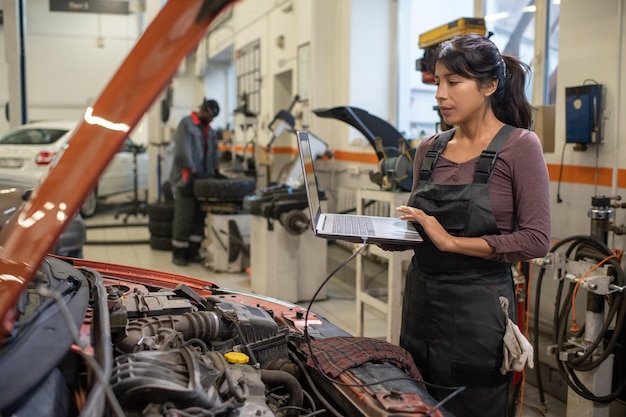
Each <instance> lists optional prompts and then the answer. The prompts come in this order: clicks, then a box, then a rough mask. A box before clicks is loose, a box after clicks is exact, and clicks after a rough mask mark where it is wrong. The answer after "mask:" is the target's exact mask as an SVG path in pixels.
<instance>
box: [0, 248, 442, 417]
mask: <svg viewBox="0 0 626 417" xmlns="http://www.w3.org/2000/svg"><path fill="white" fill-rule="evenodd" d="M207 294H208V295H207ZM18 313H19V319H18V320H17V325H16V326H15V331H14V334H12V335H11V337H9V338H7V339H6V340H5V341H4V343H3V345H2V346H1V349H0V375H2V378H1V381H0V390H1V391H0V392H2V393H3V395H2V396H0V415H1V416H5V415H28V416H31V415H32V416H34V415H46V416H52V417H69V416H116V417H120V416H127V417H140V416H141V417H160V416H163V417H191V416H193V417H196V416H197V417H200V416H241V417H248V416H250V417H253V416H254V417H264V416H285V417H292V416H314V415H332V416H342V415H346V416H347V415H350V416H357V415H363V416H365V415H367V416H378V415H380V416H390V415H393V416H402V415H407V416H408V415H415V416H417V415H420V416H421V415H425V413H428V414H427V415H432V416H448V415H449V414H447V413H446V412H445V411H444V410H443V408H440V407H439V405H438V404H437V403H436V401H434V400H433V399H432V398H431V397H429V395H428V394H427V392H426V390H425V387H424V386H423V385H422V384H421V383H420V381H416V380H415V378H411V377H410V376H409V375H407V373H406V372H405V371H403V370H402V369H401V367H399V366H396V365H394V364H393V363H392V362H393V361H391V362H389V361H385V360H377V361H366V362H364V363H362V364H358V366H352V365H350V366H351V368H350V369H346V370H345V371H343V370H342V371H340V372H339V373H340V375H339V376H335V377H334V378H335V379H334V380H333V379H332V378H330V377H328V375H326V372H324V371H322V370H321V369H320V367H319V363H318V362H317V360H315V358H312V354H313V350H312V349H311V346H312V345H311V340H313V341H315V340H316V339H317V340H326V341H327V342H329V341H332V340H334V339H333V338H340V339H341V340H343V342H344V343H346V341H347V342H348V343H351V339H350V337H349V335H347V334H345V332H343V331H342V330H340V329H339V328H337V327H336V326H334V325H332V324H331V323H328V322H327V321H325V320H324V319H322V318H320V317H317V316H315V315H314V314H312V313H311V314H310V318H309V314H308V312H307V311H306V310H304V309H302V308H301V307H298V306H295V305H291V304H288V303H283V302H280V301H279V300H274V299H267V298H264V297H262V296H255V295H252V294H247V295H246V294H239V293H237V292H233V291H228V290H223V289H220V288H217V287H214V286H209V287H208V288H206V289H204V290H202V289H198V288H196V289H194V288H192V287H190V286H189V285H187V284H185V283H181V282H177V281H176V280H171V281H170V282H163V281H162V280H160V279H156V278H154V277H151V276H149V274H146V275H144V276H141V275H137V274H135V275H134V278H129V276H128V275H126V276H117V275H116V274H115V273H111V272H110V271H108V270H107V269H106V268H90V267H85V266H80V267H77V266H73V265H72V262H71V261H68V260H67V259H63V258H58V257H52V256H50V257H48V258H46V260H45V262H44V265H42V266H41V267H40V269H39V271H38V274H37V276H36V279H35V280H34V281H33V282H32V284H31V286H30V287H29V290H28V292H27V293H25V294H24V297H23V299H22V300H21V301H20V305H19V306H18ZM305 327H306V328H307V329H308V331H303V329H304V328H305ZM346 338H347V339H346ZM381 343H382V342H377V346H379V347H381V346H382V347H385V346H386V345H384V344H381ZM325 346H326V347H324V348H323V349H326V352H327V351H328V346H330V345H328V344H327V345H325ZM377 348H378V347H377Z"/></svg>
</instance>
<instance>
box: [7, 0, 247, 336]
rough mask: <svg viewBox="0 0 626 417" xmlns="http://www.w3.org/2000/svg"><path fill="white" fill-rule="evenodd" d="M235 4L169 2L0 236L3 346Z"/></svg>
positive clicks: (228, 0) (191, 0) (208, 0)
mask: <svg viewBox="0 0 626 417" xmlns="http://www.w3.org/2000/svg"><path fill="white" fill-rule="evenodd" d="M233 3H235V0H176V1H168V2H166V3H165V5H164V6H163V8H162V9H161V11H160V12H159V14H158V15H157V16H156V17H155V19H154V20H153V21H152V23H151V24H150V26H149V27H148V28H147V30H146V31H145V32H144V33H143V35H142V36H141V38H140V39H139V40H138V41H137V44H136V45H135V47H134V48H133V49H132V50H131V52H130V54H129V55H128V56H127V58H126V59H125V60H124V62H123V63H122V65H121V66H120V68H119V69H118V70H117V72H116V73H115V74H114V75H113V77H112V79H111V80H110V81H109V83H108V84H107V85H106V87H105V88H104V90H103V91H102V93H101V94H100V96H99V97H98V98H97V99H96V101H95V103H94V105H93V107H89V108H87V110H86V111H85V115H84V117H83V119H82V120H81V122H80V123H79V125H78V128H77V129H76V131H75V132H74V134H73V135H72V137H71V139H70V142H69V146H68V148H67V149H66V151H65V152H64V153H63V155H62V157H61V158H59V160H58V161H57V163H56V165H55V166H54V167H53V169H52V170H51V171H50V172H49V174H48V175H47V176H46V177H45V179H44V180H43V181H42V182H41V184H40V185H39V186H38V187H37V188H36V189H35V191H34V192H33V194H32V197H31V199H30V200H29V201H28V202H26V203H25V204H24V205H22V207H21V208H20V210H19V211H18V212H17V213H16V215H14V216H13V217H12V218H11V220H10V222H9V223H8V224H7V225H6V226H4V227H3V228H2V231H0V274H1V275H0V319H1V320H0V342H1V341H2V340H3V339H4V336H5V335H6V334H8V333H9V332H10V331H11V328H12V327H11V326H12V323H13V319H14V315H15V307H14V306H15V303H16V302H17V300H18V297H19V296H20V294H21V293H22V291H23V290H24V288H25V287H26V286H27V285H28V283H29V282H30V281H31V280H32V279H33V276H34V274H35V272H36V271H37V269H38V267H39V266H40V264H41V262H42V261H43V259H44V257H45V256H46V254H47V253H48V251H49V250H50V248H51V247H52V245H53V243H54V242H55V241H56V240H57V238H58V237H59V235H60V234H61V232H62V231H63V229H64V227H65V226H66V224H67V223H68V222H69V221H70V219H71V218H72V216H73V215H74V214H75V213H76V212H77V211H78V209H79V208H80V206H81V204H82V202H83V200H84V198H85V197H86V196H87V193H88V192H89V190H91V189H92V188H93V187H94V186H95V185H96V182H97V180H98V177H99V176H100V175H101V174H102V172H103V171H104V169H105V168H106V167H107V165H108V163H109V161H110V160H111V158H112V157H113V155H114V154H115V153H116V152H117V150H118V149H119V148H120V147H121V146H122V143H123V142H124V140H125V139H126V137H127V136H128V135H129V133H130V132H131V130H132V129H133V128H134V127H135V125H136V124H137V122H138V121H139V119H140V118H141V117H142V116H143V115H144V113H145V112H146V111H147V110H148V108H149V107H150V105H151V104H152V102H153V101H154V100H155V98H156V97H157V95H158V94H159V93H160V92H161V91H162V90H163V88H164V87H165V85H166V84H167V83H168V82H169V81H170V80H171V78H172V77H173V75H174V73H175V72H176V70H177V69H178V65H179V63H180V61H181V60H182V59H183V58H184V57H185V56H186V55H188V54H189V53H190V52H191V51H192V50H193V49H194V48H195V47H196V45H197V44H198V42H199V41H200V39H201V38H202V36H204V34H205V33H206V31H207V28H208V27H209V25H210V24H211V22H212V21H213V20H214V19H215V18H216V17H217V16H218V15H219V14H220V13H221V12H222V11H223V10H224V9H225V8H226V7H228V6H230V5H232V4H233Z"/></svg>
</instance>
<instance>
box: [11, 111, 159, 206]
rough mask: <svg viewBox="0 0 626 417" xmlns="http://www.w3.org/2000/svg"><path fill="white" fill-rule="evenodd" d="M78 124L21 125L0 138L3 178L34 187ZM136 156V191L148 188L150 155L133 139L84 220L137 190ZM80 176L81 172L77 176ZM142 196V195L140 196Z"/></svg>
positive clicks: (117, 158)
mask: <svg viewBox="0 0 626 417" xmlns="http://www.w3.org/2000/svg"><path fill="white" fill-rule="evenodd" d="M77 124H78V123H77V122H75V121H65V120H57V121H46V122H36V123H28V124H25V125H22V126H19V127H17V128H15V129H13V130H11V131H10V132H9V133H7V134H5V135H3V136H1V137H0V175H2V177H4V178H13V179H15V181H16V182H19V183H20V184H32V186H33V187H34V186H35V185H36V184H37V183H38V182H39V181H40V180H41V179H42V178H43V177H44V176H45V175H46V173H47V172H48V170H49V168H50V164H51V163H52V162H53V161H54V159H55V158H56V157H57V156H58V154H59V153H60V152H62V151H63V150H64V149H65V148H66V147H67V142H68V139H69V137H70V133H71V132H72V130H73V129H74V128H75V127H76V126H77ZM135 154H136V156H137V190H138V191H139V190H145V189H147V186H148V153H147V152H146V149H145V147H144V146H142V145H136V144H135V143H134V142H133V141H132V140H131V139H130V138H128V139H126V142H125V143H124V146H123V147H122V149H120V151H119V152H118V153H117V154H116V155H115V157H114V158H113V159H112V160H111V163H110V164H109V166H108V167H107V169H106V170H105V171H104V173H103V174H102V175H101V177H100V179H99V181H98V186H97V187H96V189H95V190H93V192H92V193H91V194H90V195H89V196H88V197H87V199H86V200H85V203H84V204H83V206H82V207H81V210H80V213H81V215H82V216H83V217H90V216H93V215H94V214H95V212H96V210H97V208H98V202H99V201H102V200H104V199H106V198H107V197H110V196H113V195H117V194H122V193H130V192H133V191H134V183H135V181H134V180H135V177H134V175H135V173H134V159H133V158H134V156H135ZM77 175H80V173H77ZM138 195H141V194H138Z"/></svg>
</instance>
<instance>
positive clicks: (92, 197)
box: [80, 190, 98, 219]
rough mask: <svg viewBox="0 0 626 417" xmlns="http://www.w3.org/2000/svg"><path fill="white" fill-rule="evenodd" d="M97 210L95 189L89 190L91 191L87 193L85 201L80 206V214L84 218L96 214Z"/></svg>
mask: <svg viewBox="0 0 626 417" xmlns="http://www.w3.org/2000/svg"><path fill="white" fill-rule="evenodd" d="M97 210H98V195H97V194H96V190H91V192H90V193H89V194H88V195H87V198H86V199H85V202H84V203H83V205H82V206H81V207H80V215H81V216H83V217H84V218H85V219H86V218H89V217H92V216H93V215H94V214H96V211H97Z"/></svg>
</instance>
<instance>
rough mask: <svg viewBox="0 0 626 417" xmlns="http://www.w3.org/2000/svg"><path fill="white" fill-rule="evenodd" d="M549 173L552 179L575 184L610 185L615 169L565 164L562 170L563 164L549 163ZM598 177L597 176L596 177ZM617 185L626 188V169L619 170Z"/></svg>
mask: <svg viewBox="0 0 626 417" xmlns="http://www.w3.org/2000/svg"><path fill="white" fill-rule="evenodd" d="M548 173H549V175H550V181H554V182H557V181H559V176H560V177H561V182H569V183H574V184H587V185H595V184H598V185H599V186H604V187H610V186H611V183H612V176H613V170H612V169H611V168H602V167H601V168H597V169H596V168H595V167H587V166H580V165H563V170H562V172H561V165H559V164H548ZM596 177H597V178H596ZM617 186H618V188H626V170H624V169H620V170H618V172H617Z"/></svg>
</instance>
